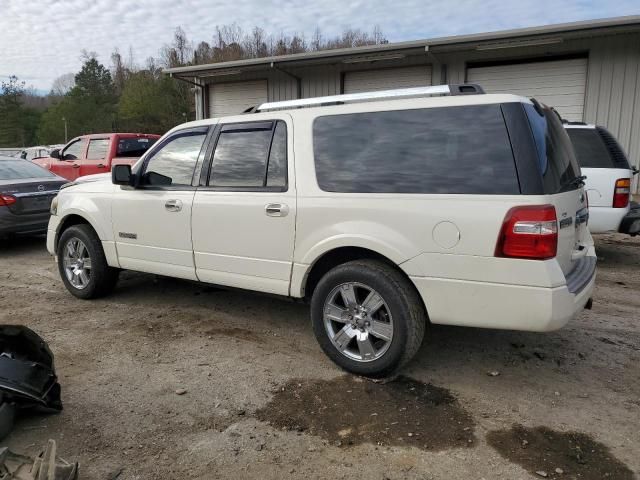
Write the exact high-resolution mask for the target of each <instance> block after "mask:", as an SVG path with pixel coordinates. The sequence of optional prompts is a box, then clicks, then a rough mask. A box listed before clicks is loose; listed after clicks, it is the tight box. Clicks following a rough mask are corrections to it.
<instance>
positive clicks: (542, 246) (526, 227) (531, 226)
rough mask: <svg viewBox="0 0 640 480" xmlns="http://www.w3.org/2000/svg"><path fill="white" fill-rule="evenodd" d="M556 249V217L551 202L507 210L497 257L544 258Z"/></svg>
mask: <svg viewBox="0 0 640 480" xmlns="http://www.w3.org/2000/svg"><path fill="white" fill-rule="evenodd" d="M557 251H558V218H557V216H556V209H555V207H554V206H553V205H527V206H522V207H513V208H512V209H511V210H509V211H508V212H507V215H506V216H505V218H504V223H503V224H502V230H501V231H500V236H499V237H498V244H497V245H496V257H510V258H528V259H532V260H546V259H548V258H553V257H555V256H556V253H557Z"/></svg>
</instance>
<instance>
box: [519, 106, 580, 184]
mask: <svg viewBox="0 0 640 480" xmlns="http://www.w3.org/2000/svg"><path fill="white" fill-rule="evenodd" d="M524 109H525V111H526V112H527V117H528V118H529V125H530V126H531V131H532V133H533V138H534V140H535V142H536V150H537V153H538V167H539V168H540V173H541V174H542V185H543V189H544V193H546V194H555V193H559V192H563V191H566V190H573V189H577V188H579V184H577V183H572V180H573V179H574V178H576V177H577V176H579V175H580V166H579V165H578V161H577V160H576V157H575V155H574V153H573V146H572V145H571V140H569V136H568V135H567V132H566V131H565V129H564V127H563V126H562V123H561V122H560V120H559V119H558V116H557V115H556V114H555V113H554V112H553V111H552V110H550V109H548V108H545V109H542V110H541V113H539V112H538V110H536V108H535V107H534V106H533V105H530V104H525V105H524Z"/></svg>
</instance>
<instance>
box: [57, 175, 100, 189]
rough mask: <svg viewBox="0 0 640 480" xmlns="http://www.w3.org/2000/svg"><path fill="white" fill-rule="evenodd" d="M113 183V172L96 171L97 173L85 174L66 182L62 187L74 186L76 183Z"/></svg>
mask: <svg viewBox="0 0 640 480" xmlns="http://www.w3.org/2000/svg"><path fill="white" fill-rule="evenodd" d="M95 182H100V183H111V173H96V174H95V175H85V176H84V177H79V178H76V179H75V180H74V181H73V182H69V183H65V184H64V185H63V186H62V188H68V187H73V186H74V185H84V184H86V183H95Z"/></svg>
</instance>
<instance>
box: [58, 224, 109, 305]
mask: <svg viewBox="0 0 640 480" xmlns="http://www.w3.org/2000/svg"><path fill="white" fill-rule="evenodd" d="M57 255H58V270H59V271H60V277H61V278H62V281H63V283H64V285H65V287H67V290H69V292H71V294H73V295H74V296H76V297H78V298H82V299H90V298H97V297H101V296H103V295H106V294H108V293H109V292H111V290H113V287H114V286H115V284H116V282H117V281H118V270H117V269H115V268H111V267H109V265H108V264H107V260H106V258H105V256H104V251H103V250H102V244H101V242H100V239H99V238H98V235H96V233H95V232H94V231H93V229H92V228H91V227H90V226H89V225H73V226H72V227H69V228H68V229H66V230H65V231H64V232H63V233H62V235H60V239H59V241H58V250H57Z"/></svg>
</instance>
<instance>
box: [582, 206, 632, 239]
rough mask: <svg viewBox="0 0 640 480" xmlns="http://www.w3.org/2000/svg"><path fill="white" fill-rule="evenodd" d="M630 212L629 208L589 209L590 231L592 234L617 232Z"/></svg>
mask: <svg viewBox="0 0 640 480" xmlns="http://www.w3.org/2000/svg"><path fill="white" fill-rule="evenodd" d="M628 212H629V207H627V208H613V207H589V231H591V233H606V232H617V231H619V230H620V224H621V223H622V219H623V218H624V217H625V215H627V213H628Z"/></svg>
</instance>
